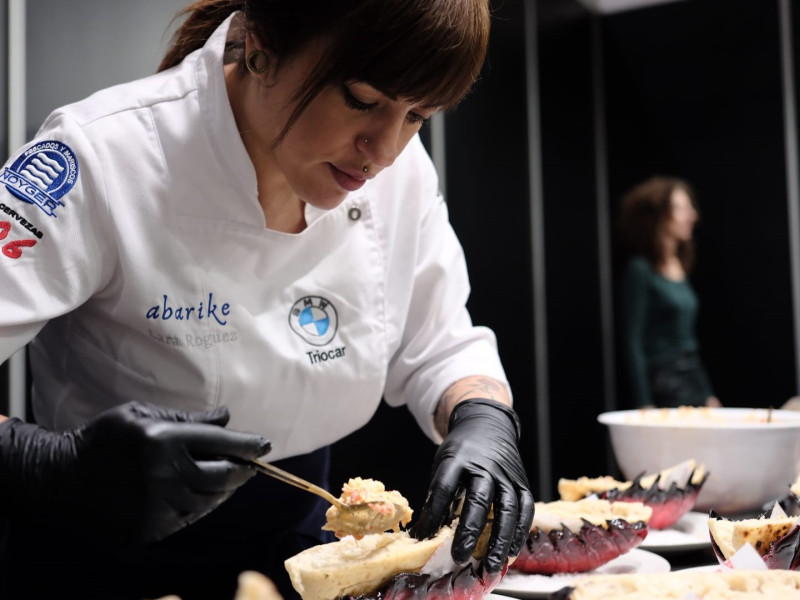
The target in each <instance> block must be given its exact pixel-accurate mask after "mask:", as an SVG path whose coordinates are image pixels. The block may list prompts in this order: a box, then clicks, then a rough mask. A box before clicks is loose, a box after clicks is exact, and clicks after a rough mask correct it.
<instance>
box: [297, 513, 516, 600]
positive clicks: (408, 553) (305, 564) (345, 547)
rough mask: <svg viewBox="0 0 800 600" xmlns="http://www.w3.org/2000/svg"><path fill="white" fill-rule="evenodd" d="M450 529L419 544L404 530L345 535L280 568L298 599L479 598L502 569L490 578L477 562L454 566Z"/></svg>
mask: <svg viewBox="0 0 800 600" xmlns="http://www.w3.org/2000/svg"><path fill="white" fill-rule="evenodd" d="M454 528H455V524H453V525H452V526H446V527H443V528H442V529H440V530H439V532H438V533H437V534H436V536H435V537H433V538H430V539H425V540H416V539H414V538H412V537H411V536H410V535H409V534H408V532H405V531H400V532H390V533H379V534H372V535H366V536H364V537H363V538H361V539H356V538H354V537H352V536H347V537H345V538H342V539H341V540H339V541H336V542H331V543H329V544H321V545H319V546H314V547H312V548H309V549H307V550H304V551H303V552H301V553H299V554H296V555H295V556H293V557H291V558H289V559H288V560H286V561H285V563H284V564H285V566H286V570H287V571H288V573H289V576H290V578H291V581H292V586H293V587H294V589H295V590H297V592H298V593H299V594H300V596H301V597H302V600H336V599H338V598H356V597H358V598H359V600H370V599H380V600H400V599H403V600H411V599H412V598H413V599H418V600H423V599H425V598H428V597H431V598H433V597H435V598H437V600H480V598H482V597H483V596H485V595H486V594H488V593H489V592H490V591H491V590H492V589H493V588H494V587H495V586H496V585H497V583H498V582H499V581H500V579H501V578H502V576H503V575H505V572H506V568H503V569H502V571H501V572H500V573H498V574H496V575H493V576H491V577H490V576H489V575H486V574H485V573H484V574H482V569H481V568H480V567H477V566H476V565H477V561H470V562H469V563H467V564H466V566H462V565H456V564H455V563H454V562H453V559H452V557H451V555H450V549H451V545H452V541H453V533H454ZM476 558H479V557H476Z"/></svg>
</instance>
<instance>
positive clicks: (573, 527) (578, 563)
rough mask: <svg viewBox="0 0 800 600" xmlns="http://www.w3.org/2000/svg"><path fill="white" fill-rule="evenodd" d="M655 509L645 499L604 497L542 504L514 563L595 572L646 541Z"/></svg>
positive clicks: (538, 569)
mask: <svg viewBox="0 0 800 600" xmlns="http://www.w3.org/2000/svg"><path fill="white" fill-rule="evenodd" d="M651 512H652V511H651V509H650V508H649V507H646V506H644V505H643V504H641V503H638V504H636V503H624V504H619V505H615V504H612V503H611V502H608V501H606V500H598V499H584V500H578V501H576V502H551V503H537V505H536V515H535V516H534V522H533V526H532V528H531V532H530V534H529V535H528V539H527V540H526V543H525V545H524V546H523V548H522V550H521V551H520V553H519V556H517V559H516V560H515V561H514V562H513V563H512V564H511V566H510V567H509V568H510V569H512V570H515V571H521V572H523V573H532V574H540V575H553V574H555V573H583V572H586V571H591V570H592V569H596V568H597V567H599V566H602V565H604V564H606V563H607V562H610V561H611V560H613V559H615V558H616V557H618V556H620V555H622V554H625V553H626V552H628V551H630V550H632V549H633V548H635V547H636V546H638V545H639V544H641V543H642V541H643V540H644V539H645V537H647V519H648V518H649V516H650V513H651ZM581 513H583V515H585V516H581ZM623 517H627V518H623Z"/></svg>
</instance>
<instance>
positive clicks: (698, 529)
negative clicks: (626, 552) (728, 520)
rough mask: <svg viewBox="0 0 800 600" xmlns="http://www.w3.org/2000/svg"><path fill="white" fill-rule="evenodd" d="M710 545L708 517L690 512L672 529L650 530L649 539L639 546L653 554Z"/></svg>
mask: <svg viewBox="0 0 800 600" xmlns="http://www.w3.org/2000/svg"><path fill="white" fill-rule="evenodd" d="M710 545H711V538H710V536H709V533H708V515H707V514H706V513H701V512H688V513H686V514H685V515H683V516H682V517H681V518H680V519H678V522H677V523H675V525H673V526H672V527H667V528H666V529H648V530H647V537H646V538H644V541H643V542H642V543H641V544H639V548H641V549H643V550H650V551H651V552H671V551H673V550H698V549H700V548H705V547H707V546H710Z"/></svg>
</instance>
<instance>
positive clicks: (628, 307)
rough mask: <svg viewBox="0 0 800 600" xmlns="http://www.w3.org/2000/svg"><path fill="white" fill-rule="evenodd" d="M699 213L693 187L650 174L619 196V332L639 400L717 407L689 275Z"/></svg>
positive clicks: (638, 403) (662, 404)
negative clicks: (702, 350)
mask: <svg viewBox="0 0 800 600" xmlns="http://www.w3.org/2000/svg"><path fill="white" fill-rule="evenodd" d="M698 219H699V213H698V209H697V203H696V200H695V194H694V191H693V190H692V188H691V186H690V185H689V184H688V183H687V182H686V181H683V180H681V179H678V178H674V177H651V178H649V179H647V180H645V181H643V182H641V183H639V184H638V185H636V186H635V187H634V188H633V189H632V190H630V191H629V192H628V193H627V194H626V195H625V196H624V197H623V199H622V205H621V210H620V218H619V233H620V241H621V244H622V248H623V253H624V257H623V258H624V264H625V266H624V270H623V274H622V289H621V309H622V319H621V325H622V336H623V337H622V339H623V344H624V348H625V358H626V363H627V364H626V366H627V370H628V375H629V382H630V391H631V396H632V398H633V403H634V405H635V406H636V407H646V406H658V407H676V406H720V402H719V400H718V399H717V398H716V396H715V395H714V392H713V390H712V387H711V383H710V381H709V378H708V375H707V373H706V370H705V368H704V367H703V364H702V361H701V358H700V353H699V344H698V340H697V336H696V332H695V321H696V317H697V311H698V300H697V296H696V294H695V292H694V290H693V289H692V285H691V283H690V282H689V279H688V274H689V272H690V270H691V268H692V264H693V259H694V240H693V234H694V228H695V225H696V224H697V222H698Z"/></svg>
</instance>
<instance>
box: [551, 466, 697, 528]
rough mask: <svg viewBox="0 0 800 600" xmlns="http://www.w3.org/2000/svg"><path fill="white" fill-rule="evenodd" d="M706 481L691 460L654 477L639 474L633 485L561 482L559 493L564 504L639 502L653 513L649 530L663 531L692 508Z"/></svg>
mask: <svg viewBox="0 0 800 600" xmlns="http://www.w3.org/2000/svg"><path fill="white" fill-rule="evenodd" d="M707 479H708V472H707V471H705V469H704V468H703V466H702V465H695V461H693V460H690V461H686V462H684V463H681V464H679V465H676V466H675V467H671V468H669V469H665V470H663V471H661V472H659V473H656V474H654V475H645V474H644V473H642V474H640V475H639V476H638V477H636V478H635V479H634V480H633V481H617V480H616V479H614V478H613V477H610V476H606V477H598V478H594V479H591V478H588V477H581V478H579V479H577V480H571V479H561V480H560V481H559V482H558V491H559V493H560V494H561V498H562V499H563V500H577V499H579V498H584V497H592V496H594V497H597V498H601V499H604V500H609V501H611V502H641V503H643V504H646V505H647V506H649V507H650V508H652V509H653V514H652V515H651V516H650V521H649V522H648V527H650V528H651V529H666V528H667V527H671V526H672V525H674V524H675V523H677V522H678V520H679V519H680V518H681V517H682V516H683V515H684V514H686V513H687V512H689V511H690V510H691V509H692V507H694V504H695V502H696V501H697V496H698V494H699V493H700V489H701V488H702V487H703V484H704V483H705V482H706V480H707Z"/></svg>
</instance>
